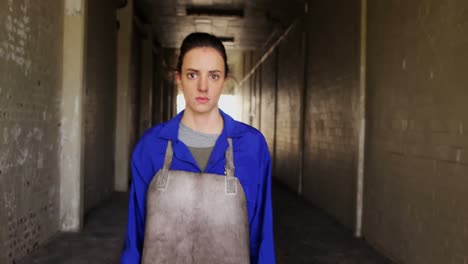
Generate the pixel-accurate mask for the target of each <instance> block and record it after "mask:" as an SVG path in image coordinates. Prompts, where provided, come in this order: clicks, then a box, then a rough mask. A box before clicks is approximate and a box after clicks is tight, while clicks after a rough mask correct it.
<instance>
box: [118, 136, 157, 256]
mask: <svg viewBox="0 0 468 264" xmlns="http://www.w3.org/2000/svg"><path fill="white" fill-rule="evenodd" d="M145 160H146V161H145ZM147 160H148V157H145V155H144V154H143V151H142V148H141V145H140V146H137V148H136V149H135V151H134V153H133V156H132V162H131V168H132V177H133V178H132V184H131V186H130V196H129V206H128V220H127V234H126V239H125V244H124V248H123V251H122V255H121V257H120V263H121V264H130V263H131V264H135V263H140V260H141V253H142V248H143V239H144V230H145V219H146V193H147V189H148V184H147V183H146V182H145V181H144V175H149V174H151V173H152V172H151V165H150V164H149V162H147Z"/></svg>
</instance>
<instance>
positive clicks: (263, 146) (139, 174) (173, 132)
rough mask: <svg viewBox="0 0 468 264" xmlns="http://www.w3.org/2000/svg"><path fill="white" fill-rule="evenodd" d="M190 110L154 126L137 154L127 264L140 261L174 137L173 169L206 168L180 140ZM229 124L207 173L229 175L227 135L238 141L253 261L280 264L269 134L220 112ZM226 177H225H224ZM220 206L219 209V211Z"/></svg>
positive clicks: (237, 158)
mask: <svg viewBox="0 0 468 264" xmlns="http://www.w3.org/2000/svg"><path fill="white" fill-rule="evenodd" d="M183 113H184V112H181V113H179V114H178V115H177V116H176V117H174V118H173V119H171V120H169V121H167V122H165V123H163V124H160V125H158V126H155V127H153V128H151V129H149V130H148V131H147V132H146V133H145V134H144V135H143V136H142V138H141V139H140V140H139V142H138V144H137V145H136V147H135V150H134V152H133V156H132V161H131V167H132V176H133V179H132V184H131V187H130V201H129V209H128V225H127V235H126V240H125V245H124V249H123V252H122V255H121V259H120V263H121V264H130V263H132V264H135V263H140V258H141V253H142V248H143V239H144V229H145V218H146V193H147V189H148V186H149V184H150V182H151V180H152V178H153V177H154V175H155V174H156V173H157V172H158V170H159V169H161V168H162V166H163V162H164V155H165V151H166V146H167V142H168V140H171V141H172V142H173V149H174V157H173V160H172V165H171V170H184V171H191V172H201V171H200V168H199V167H198V165H197V163H196V161H195V159H194V158H193V156H192V154H191V152H190V150H189V149H188V147H187V146H186V145H185V144H184V143H183V142H181V141H179V140H178V130H179V123H180V120H181V118H182V115H183ZM220 113H221V116H222V117H223V120H224V128H223V131H222V132H221V135H220V136H219V138H218V140H217V141H216V144H215V146H214V149H213V152H212V154H211V157H210V159H209V161H208V165H207V167H206V170H205V172H207V173H215V174H220V175H224V166H225V157H224V156H225V151H226V149H227V147H228V141H227V138H232V140H233V151H234V166H235V176H236V177H237V178H238V179H239V181H240V183H241V185H242V187H243V189H244V192H245V195H246V199H247V211H248V220H249V226H250V259H251V263H252V264H257V263H258V264H274V263H276V261H275V251H274V242H273V220H272V204H271V158H270V153H269V151H268V145H267V143H266V141H265V138H264V137H263V135H262V134H261V133H260V132H259V131H258V130H256V129H255V128H253V127H251V126H248V125H246V124H243V123H241V122H238V121H236V120H234V119H233V118H231V117H230V116H229V115H227V114H225V113H224V112H223V111H221V110H220ZM220 177H223V176H220ZM213 210H216V209H213Z"/></svg>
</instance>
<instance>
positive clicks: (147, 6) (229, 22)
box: [135, 0, 305, 50]
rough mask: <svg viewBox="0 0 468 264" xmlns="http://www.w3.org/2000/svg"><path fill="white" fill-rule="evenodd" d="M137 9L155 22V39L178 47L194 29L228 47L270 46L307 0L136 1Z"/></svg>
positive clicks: (169, 46) (162, 44)
mask: <svg viewBox="0 0 468 264" xmlns="http://www.w3.org/2000/svg"><path fill="white" fill-rule="evenodd" d="M135 4H136V6H135V8H136V12H137V14H138V16H139V17H140V18H141V19H142V20H143V21H144V22H145V23H149V24H152V27H153V34H154V36H155V41H156V42H157V43H158V44H159V45H161V46H162V47H167V48H177V47H179V46H180V43H181V42H182V39H183V38H184V37H185V36H186V35H187V34H189V33H191V32H194V31H201V32H208V33H211V34H214V35H216V36H218V37H219V38H221V39H222V40H223V41H224V43H225V45H226V47H227V48H228V49H242V50H255V49H261V48H263V47H265V46H268V45H269V44H270V43H271V42H272V41H274V40H275V38H276V37H277V36H279V35H280V34H281V33H282V32H283V31H284V30H285V29H286V28H287V27H288V26H289V24H290V23H291V22H292V21H293V20H294V18H295V17H297V16H298V14H301V13H303V12H304V7H305V4H304V1H303V0H289V1H284V0H224V1H223V0H175V1H174V0H136V2H135Z"/></svg>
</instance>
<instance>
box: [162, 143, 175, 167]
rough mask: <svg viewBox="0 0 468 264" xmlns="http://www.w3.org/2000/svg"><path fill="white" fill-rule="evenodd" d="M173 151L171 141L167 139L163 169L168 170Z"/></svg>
mask: <svg viewBox="0 0 468 264" xmlns="http://www.w3.org/2000/svg"><path fill="white" fill-rule="evenodd" d="M173 153H174V151H173V150H172V141H171V140H168V141H167V148H166V156H164V165H163V170H166V171H168V170H169V169H170V168H171V163H172V155H173Z"/></svg>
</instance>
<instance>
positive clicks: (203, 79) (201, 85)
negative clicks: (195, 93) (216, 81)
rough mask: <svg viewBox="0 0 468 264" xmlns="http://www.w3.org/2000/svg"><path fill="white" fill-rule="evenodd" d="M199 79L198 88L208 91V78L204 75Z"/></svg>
mask: <svg viewBox="0 0 468 264" xmlns="http://www.w3.org/2000/svg"><path fill="white" fill-rule="evenodd" d="M199 80H200V81H199V83H198V90H199V91H201V92H206V91H207V90H208V78H207V77H204V76H202V77H201V78H200V79H199Z"/></svg>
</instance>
